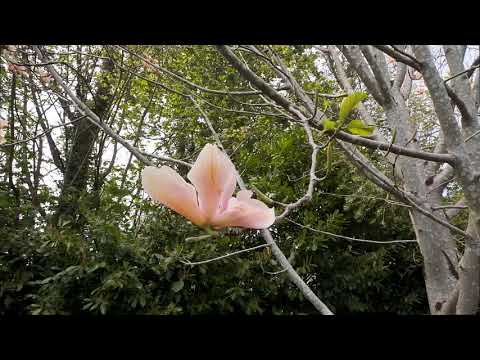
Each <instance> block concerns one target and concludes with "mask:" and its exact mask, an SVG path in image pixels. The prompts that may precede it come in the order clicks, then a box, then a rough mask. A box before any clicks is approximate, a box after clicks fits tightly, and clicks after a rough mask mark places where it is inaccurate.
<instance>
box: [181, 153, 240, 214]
mask: <svg viewBox="0 0 480 360" xmlns="http://www.w3.org/2000/svg"><path fill="white" fill-rule="evenodd" d="M187 177H188V179H189V180H190V181H191V183H192V184H193V185H194V186H195V189H196V190H197V192H198V202H199V205H200V209H202V211H203V213H204V214H205V216H206V218H207V220H211V219H213V218H214V217H215V216H216V214H217V213H219V212H221V211H223V210H225V209H226V208H227V206H228V201H229V199H230V198H231V197H232V195H233V192H234V191H235V187H236V184H237V180H236V170H235V166H234V165H233V164H232V162H231V161H230V159H229V158H228V157H227V156H226V155H225V154H224V153H223V152H221V151H220V150H219V149H218V148H217V147H216V146H215V145H212V144H207V145H205V147H204V148H203V149H202V151H201V152H200V154H199V155H198V158H197V160H196V161H195V164H194V165H193V167H192V169H191V170H190V172H189V173H188V175H187Z"/></svg>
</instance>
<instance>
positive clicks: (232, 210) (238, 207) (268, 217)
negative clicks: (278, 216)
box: [212, 190, 275, 229]
mask: <svg viewBox="0 0 480 360" xmlns="http://www.w3.org/2000/svg"><path fill="white" fill-rule="evenodd" d="M251 196H252V192H251V191H249V190H241V191H239V192H238V194H237V197H236V198H231V199H230V201H229V202H228V208H227V210H226V211H224V212H223V213H221V214H219V215H218V216H217V217H216V218H215V219H214V221H213V224H212V225H213V226H214V227H215V228H224V227H243V228H250V229H266V228H268V227H270V226H271V225H272V224H273V223H274V222H275V209H274V208H269V207H268V206H267V205H265V204H264V203H263V202H261V201H259V200H256V199H251V198H250V197H251Z"/></svg>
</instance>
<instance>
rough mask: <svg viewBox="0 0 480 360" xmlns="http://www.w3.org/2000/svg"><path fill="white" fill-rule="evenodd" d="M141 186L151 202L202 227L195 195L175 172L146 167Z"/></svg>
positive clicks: (192, 189)
mask: <svg viewBox="0 0 480 360" xmlns="http://www.w3.org/2000/svg"><path fill="white" fill-rule="evenodd" d="M142 185H143V188H144V190H145V191H146V192H147V193H148V195H150V197H151V198H152V199H153V200H156V201H158V202H159V203H161V204H163V205H165V206H167V207H169V208H170V209H172V210H174V211H175V212H177V213H179V214H180V215H182V216H184V217H186V218H187V219H188V220H190V221H191V222H192V223H194V224H196V225H199V226H203V225H204V224H205V216H204V215H203V213H202V211H201V210H200V208H199V206H198V201H197V193H196V191H195V189H194V187H193V186H192V185H190V184H188V183H187V182H186V181H185V180H184V179H183V178H182V177H181V176H180V175H179V174H178V173H177V172H176V171H174V170H173V169H171V168H169V167H168V166H162V167H161V168H156V167H153V166H147V167H146V168H145V169H144V170H143V172H142Z"/></svg>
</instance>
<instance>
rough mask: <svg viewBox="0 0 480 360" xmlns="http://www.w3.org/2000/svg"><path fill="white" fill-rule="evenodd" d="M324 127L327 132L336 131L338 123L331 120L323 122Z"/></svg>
mask: <svg viewBox="0 0 480 360" xmlns="http://www.w3.org/2000/svg"><path fill="white" fill-rule="evenodd" d="M322 125H323V128H324V129H325V130H335V129H336V127H337V123H336V122H335V121H333V120H330V119H325V120H323V122H322Z"/></svg>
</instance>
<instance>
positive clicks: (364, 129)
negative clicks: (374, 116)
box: [347, 119, 375, 136]
mask: <svg viewBox="0 0 480 360" xmlns="http://www.w3.org/2000/svg"><path fill="white" fill-rule="evenodd" d="M374 130H375V127H374V126H369V125H367V124H365V123H364V122H363V121H362V120H360V119H356V120H352V121H350V123H349V124H348V126H347V131H348V132H349V133H351V134H354V135H361V136H368V135H371V134H372V133H373V131H374Z"/></svg>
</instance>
